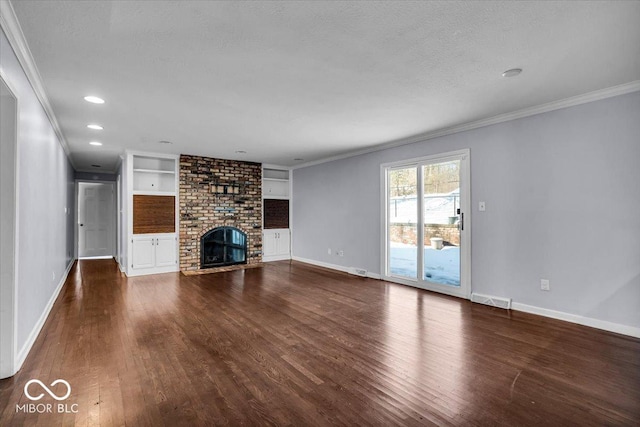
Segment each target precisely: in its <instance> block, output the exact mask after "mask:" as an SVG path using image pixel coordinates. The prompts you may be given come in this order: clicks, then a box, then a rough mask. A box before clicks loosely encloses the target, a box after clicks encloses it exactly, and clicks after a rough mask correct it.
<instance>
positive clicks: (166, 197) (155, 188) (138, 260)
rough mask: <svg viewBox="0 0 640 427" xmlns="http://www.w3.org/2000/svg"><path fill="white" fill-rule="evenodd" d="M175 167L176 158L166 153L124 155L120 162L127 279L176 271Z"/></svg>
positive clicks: (177, 267) (177, 166)
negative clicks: (128, 277) (123, 191)
mask: <svg viewBox="0 0 640 427" xmlns="http://www.w3.org/2000/svg"><path fill="white" fill-rule="evenodd" d="M178 168H179V158H178V156H175V155H169V154H155V153H140V152H127V153H126V155H125V157H124V159H123V165H122V168H121V174H122V177H121V178H122V180H123V184H124V185H123V188H126V197H123V199H122V200H123V202H124V203H123V207H122V209H123V219H124V220H123V221H121V223H122V226H123V227H126V242H125V244H123V246H122V247H123V249H124V248H126V251H125V253H124V256H123V257H122V262H123V263H124V264H125V265H124V266H123V265H121V268H122V270H123V271H124V272H125V273H126V274H127V276H139V275H144V274H155V273H167V272H172V271H178V270H179V258H178V255H179V248H178V235H179V234H178V222H179V216H178V214H179V203H178V188H179V184H178V174H179V169H178Z"/></svg>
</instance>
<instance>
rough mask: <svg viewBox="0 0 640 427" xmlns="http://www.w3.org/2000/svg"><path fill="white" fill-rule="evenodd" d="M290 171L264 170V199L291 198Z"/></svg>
mask: <svg viewBox="0 0 640 427" xmlns="http://www.w3.org/2000/svg"><path fill="white" fill-rule="evenodd" d="M289 187H290V185H289V171H288V170H287V169H272V168H264V169H262V198H263V199H288V198H289Z"/></svg>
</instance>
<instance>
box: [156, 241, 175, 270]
mask: <svg viewBox="0 0 640 427" xmlns="http://www.w3.org/2000/svg"><path fill="white" fill-rule="evenodd" d="M175 264H176V238H175V237H174V236H168V237H167V236H164V237H156V267H165V266H169V265H175Z"/></svg>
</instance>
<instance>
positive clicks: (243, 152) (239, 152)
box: [236, 150, 247, 154]
mask: <svg viewBox="0 0 640 427" xmlns="http://www.w3.org/2000/svg"><path fill="white" fill-rule="evenodd" d="M236 153H238V154H247V152H246V151H244V150H237V151H236Z"/></svg>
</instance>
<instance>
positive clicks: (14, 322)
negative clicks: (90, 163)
mask: <svg viewBox="0 0 640 427" xmlns="http://www.w3.org/2000/svg"><path fill="white" fill-rule="evenodd" d="M0 12H1V10H0ZM0 80H2V82H3V83H4V84H5V86H6V87H7V89H8V90H9V92H11V95H12V96H13V98H14V99H15V103H16V111H15V123H14V141H13V144H14V147H13V149H14V156H13V206H14V210H13V218H12V222H13V233H12V241H13V277H12V279H13V282H12V283H11V284H10V286H11V298H10V299H9V301H8V305H7V306H6V307H5V309H7V310H8V311H11V323H10V324H9V325H8V328H7V330H6V332H8V334H7V335H8V337H7V341H10V348H11V350H10V351H9V360H8V361H5V362H6V364H7V365H8V366H9V370H10V371H11V372H7V374H9V373H10V375H7V376H5V373H4V372H3V373H1V374H2V375H0V378H8V377H10V376H13V375H14V374H15V373H16V372H17V370H16V369H15V366H16V365H15V362H16V353H17V348H18V283H19V282H18V275H19V272H20V270H19V268H18V267H19V263H18V262H19V256H18V255H19V253H20V252H19V244H18V238H19V233H18V230H20V228H19V225H20V209H19V206H20V203H19V202H20V192H19V191H18V189H19V188H20V187H19V182H20V180H19V176H20V175H19V172H20V167H19V165H20V161H19V159H20V150H19V148H20V147H19V144H18V141H19V135H20V129H19V125H20V99H19V98H18V96H17V91H16V90H15V88H14V87H13V84H12V83H11V82H10V81H9V79H8V78H7V75H6V73H4V72H3V71H2V69H0ZM0 286H1V285H0ZM4 303H5V304H6V303H7V302H4ZM1 304H2V301H0V307H2V305H1ZM0 327H4V325H0ZM2 344H3V343H2V342H0V345H2Z"/></svg>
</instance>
